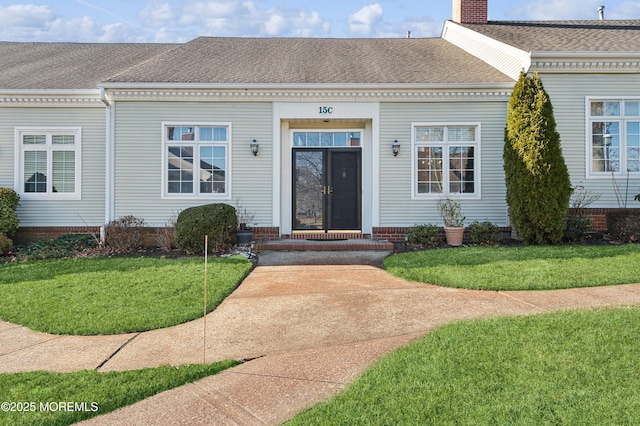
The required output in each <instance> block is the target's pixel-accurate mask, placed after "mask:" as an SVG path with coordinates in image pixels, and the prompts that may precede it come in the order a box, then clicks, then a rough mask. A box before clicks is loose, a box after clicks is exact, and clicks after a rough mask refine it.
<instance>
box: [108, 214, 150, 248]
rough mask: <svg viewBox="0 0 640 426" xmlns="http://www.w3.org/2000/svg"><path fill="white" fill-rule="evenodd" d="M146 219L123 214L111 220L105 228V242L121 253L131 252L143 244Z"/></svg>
mask: <svg viewBox="0 0 640 426" xmlns="http://www.w3.org/2000/svg"><path fill="white" fill-rule="evenodd" d="M143 238H144V219H140V218H137V217H135V216H131V215H129V216H123V217H120V218H118V219H116V220H112V221H111V222H109V223H108V224H107V225H106V226H105V228H104V243H105V245H106V246H107V247H111V248H112V249H113V250H115V251H117V252H119V253H130V252H132V251H134V250H137V249H138V248H140V247H141V246H142V242H143Z"/></svg>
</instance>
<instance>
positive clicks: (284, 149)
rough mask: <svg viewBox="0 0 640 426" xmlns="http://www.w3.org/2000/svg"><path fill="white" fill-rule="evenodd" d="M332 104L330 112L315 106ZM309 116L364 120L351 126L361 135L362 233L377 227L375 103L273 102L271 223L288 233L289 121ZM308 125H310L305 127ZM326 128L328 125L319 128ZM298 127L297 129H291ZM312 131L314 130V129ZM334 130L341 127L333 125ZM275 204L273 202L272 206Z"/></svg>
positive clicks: (377, 113) (377, 125) (377, 114)
mask: <svg viewBox="0 0 640 426" xmlns="http://www.w3.org/2000/svg"><path fill="white" fill-rule="evenodd" d="M321 106H327V107H332V108H333V109H332V113H331V114H328V115H324V114H320V112H319V107H321ZM296 119H312V120H324V119H328V120H332V119H339V120H341V121H343V122H344V121H349V120H354V121H356V120H364V121H366V122H365V123H363V124H362V127H355V128H354V130H355V129H357V131H360V132H361V134H362V139H361V143H360V146H361V149H362V182H363V186H362V232H363V233H365V234H370V233H371V232H372V228H373V227H376V226H379V211H378V210H379V209H378V207H379V204H380V201H379V200H380V194H379V192H380V183H379V181H378V179H379V178H378V174H377V173H375V174H374V170H375V171H377V170H379V164H378V161H379V160H378V157H379V155H378V153H377V151H378V149H379V146H380V142H379V139H380V133H379V132H380V130H379V129H380V105H379V104H378V103H377V102H370V103H364V102H363V103H353V102H322V103H321V102H307V103H301V102H274V103H273V134H274V163H273V164H274V167H273V203H274V210H273V211H274V213H273V223H274V226H279V227H280V232H281V233H282V234H289V233H291V228H292V211H293V208H292V200H291V194H292V188H291V186H292V185H291V179H292V161H291V148H292V147H291V137H290V132H291V131H292V130H294V129H291V128H289V126H288V122H289V120H296ZM305 127H311V126H305ZM323 129H327V130H329V127H326V126H325V127H323ZM295 130H298V129H295ZM314 130H316V129H314ZM336 130H343V129H342V128H339V127H338V128H336ZM276 204H277V205H276Z"/></svg>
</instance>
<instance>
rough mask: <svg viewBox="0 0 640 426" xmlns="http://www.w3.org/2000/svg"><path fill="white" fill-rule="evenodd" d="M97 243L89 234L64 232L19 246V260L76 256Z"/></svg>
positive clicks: (93, 236) (95, 238)
mask: <svg viewBox="0 0 640 426" xmlns="http://www.w3.org/2000/svg"><path fill="white" fill-rule="evenodd" d="M97 245H98V239H97V237H96V236H95V235H90V234H65V235H61V236H59V237H56V238H49V239H46V240H40V241H33V242H31V243H29V244H26V245H25V246H24V247H22V248H20V250H19V251H18V252H17V254H16V257H17V258H18V259H19V260H44V259H62V258H68V257H74V256H77V255H78V253H81V252H82V251H84V250H87V249H91V248H93V247H95V246H97Z"/></svg>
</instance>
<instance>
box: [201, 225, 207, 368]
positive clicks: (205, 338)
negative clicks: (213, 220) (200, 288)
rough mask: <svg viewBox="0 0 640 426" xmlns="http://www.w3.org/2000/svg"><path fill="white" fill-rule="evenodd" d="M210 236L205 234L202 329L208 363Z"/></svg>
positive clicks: (204, 352) (204, 351)
mask: <svg viewBox="0 0 640 426" xmlns="http://www.w3.org/2000/svg"><path fill="white" fill-rule="evenodd" d="M208 245H209V236H208V235H205V236H204V309H203V310H204V317H203V324H204V327H203V329H202V362H203V363H204V364H206V363H207V275H209V274H208V273H207V266H208V260H209V259H208V252H209V247H208Z"/></svg>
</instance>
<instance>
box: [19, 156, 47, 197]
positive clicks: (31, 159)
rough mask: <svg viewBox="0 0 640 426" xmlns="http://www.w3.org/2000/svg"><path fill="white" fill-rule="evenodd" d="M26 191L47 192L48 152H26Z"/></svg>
mask: <svg viewBox="0 0 640 426" xmlns="http://www.w3.org/2000/svg"><path fill="white" fill-rule="evenodd" d="M24 192H47V152H46V151H26V152H25V153H24Z"/></svg>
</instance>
